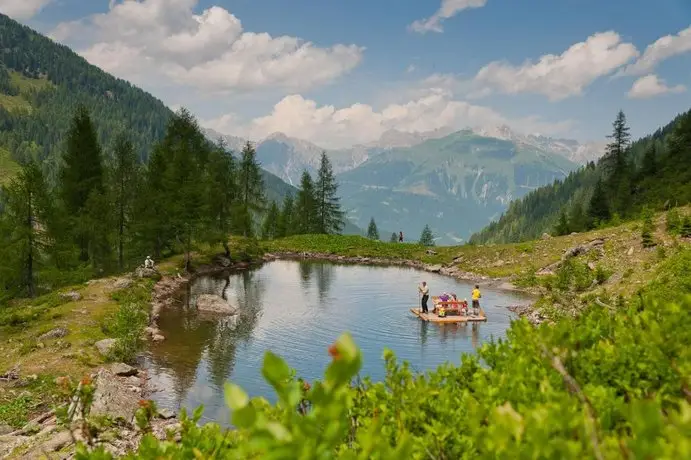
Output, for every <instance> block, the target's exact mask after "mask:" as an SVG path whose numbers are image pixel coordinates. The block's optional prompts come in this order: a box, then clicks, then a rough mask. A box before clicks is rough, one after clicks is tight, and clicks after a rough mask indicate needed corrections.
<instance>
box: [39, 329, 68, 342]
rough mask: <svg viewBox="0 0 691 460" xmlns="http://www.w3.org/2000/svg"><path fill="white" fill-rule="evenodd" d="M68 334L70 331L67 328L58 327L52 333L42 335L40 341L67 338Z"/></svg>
mask: <svg viewBox="0 0 691 460" xmlns="http://www.w3.org/2000/svg"><path fill="white" fill-rule="evenodd" d="M68 333H69V331H68V330H67V328H64V327H57V328H55V329H53V330H51V331H48V332H46V333H45V334H42V335H41V336H39V338H38V340H39V341H42V340H50V339H59V338H62V337H65V336H66V335H67V334H68Z"/></svg>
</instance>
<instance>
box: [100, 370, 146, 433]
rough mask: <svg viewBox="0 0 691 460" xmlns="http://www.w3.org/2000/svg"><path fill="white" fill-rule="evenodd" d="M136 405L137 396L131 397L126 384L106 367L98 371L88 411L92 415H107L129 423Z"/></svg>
mask: <svg viewBox="0 0 691 460" xmlns="http://www.w3.org/2000/svg"><path fill="white" fill-rule="evenodd" d="M138 407H139V406H138V401H137V398H133V397H132V392H131V391H129V388H128V386H127V385H125V384H124V383H122V382H121V381H120V380H118V379H117V378H115V375H114V374H113V373H112V372H110V371H108V370H106V369H100V370H99V371H98V375H97V377H96V391H95V392H94V400H93V404H92V406H91V412H90V414H91V415H92V416H98V415H104V416H105V415H107V416H110V417H112V418H114V419H123V420H124V421H125V422H127V423H131V422H132V419H133V418H134V413H135V412H136V411H137V408H138Z"/></svg>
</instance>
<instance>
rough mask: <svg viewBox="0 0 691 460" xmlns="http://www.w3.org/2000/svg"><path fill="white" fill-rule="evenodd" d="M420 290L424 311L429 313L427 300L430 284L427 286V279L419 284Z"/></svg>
mask: <svg viewBox="0 0 691 460" xmlns="http://www.w3.org/2000/svg"><path fill="white" fill-rule="evenodd" d="M418 291H420V294H422V298H421V299H420V303H421V306H422V313H427V312H428V310H427V301H428V300H429V286H427V282H426V281H423V282H422V284H421V285H420V286H418Z"/></svg>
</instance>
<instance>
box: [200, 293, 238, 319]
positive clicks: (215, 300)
mask: <svg viewBox="0 0 691 460" xmlns="http://www.w3.org/2000/svg"><path fill="white" fill-rule="evenodd" d="M197 310H199V311H204V312H211V313H220V314H225V315H234V314H236V313H237V312H238V307H237V306H236V305H231V304H230V303H228V302H227V301H226V300H224V299H223V298H222V297H221V296H217V295H212V294H202V295H200V296H199V297H197Z"/></svg>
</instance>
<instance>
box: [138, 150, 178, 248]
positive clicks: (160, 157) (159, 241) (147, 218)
mask: <svg viewBox="0 0 691 460" xmlns="http://www.w3.org/2000/svg"><path fill="white" fill-rule="evenodd" d="M167 168H168V162H167V160H166V153H165V152H164V149H163V147H162V145H161V144H157V145H155V146H154V149H153V152H152V153H151V155H150V156H149V164H148V165H147V168H146V171H145V173H144V180H143V183H142V184H140V186H139V187H138V189H139V192H138V193H137V198H136V200H135V216H136V217H135V228H136V234H137V240H138V244H137V248H138V249H139V250H140V251H146V252H149V251H152V252H153V256H154V257H155V258H161V256H162V255H163V252H164V251H165V250H166V249H167V248H168V246H169V243H170V241H171V239H172V234H173V231H172V227H171V226H170V221H169V219H168V214H169V211H168V208H167V206H168V201H169V196H168V194H167V193H166V189H165V182H166V181H165V175H166V169H167ZM146 255H150V254H146Z"/></svg>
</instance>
